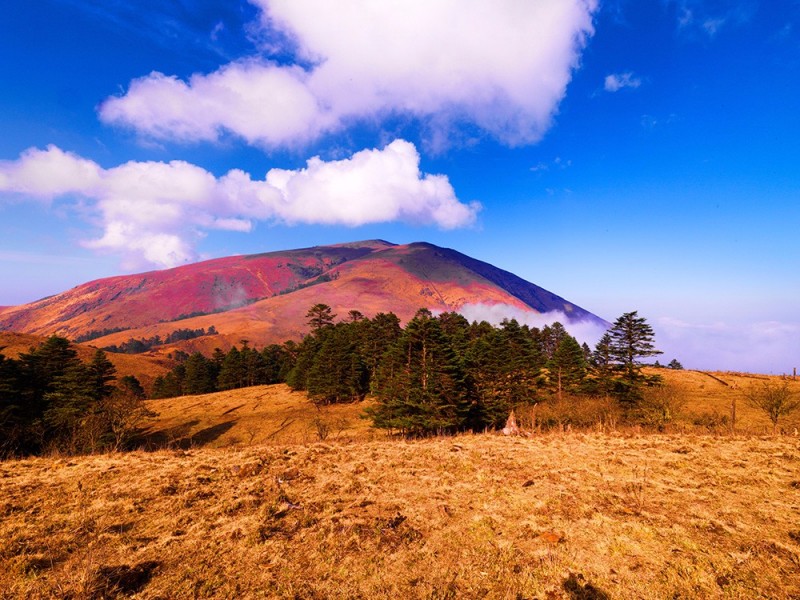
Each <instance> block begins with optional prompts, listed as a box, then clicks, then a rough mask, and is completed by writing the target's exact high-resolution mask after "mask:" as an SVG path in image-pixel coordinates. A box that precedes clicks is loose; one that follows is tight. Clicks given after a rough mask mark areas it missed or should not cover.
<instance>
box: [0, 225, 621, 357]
mask: <svg viewBox="0 0 800 600" xmlns="http://www.w3.org/2000/svg"><path fill="white" fill-rule="evenodd" d="M318 302H324V303H325V304H328V305H330V306H331V307H332V308H333V309H334V312H336V313H339V314H340V315H341V316H344V315H346V314H347V312H348V311H349V310H351V309H357V310H360V311H361V312H363V313H364V314H366V315H367V316H372V315H374V314H376V313H378V312H390V311H391V312H394V313H395V314H397V315H398V316H399V317H400V318H401V319H403V320H407V319H409V318H411V317H412V316H413V314H414V313H415V312H416V311H417V309H419V308H420V307H423V306H424V307H428V308H430V309H432V310H438V311H448V310H458V309H460V308H461V307H463V306H464V305H467V304H488V305H495V304H504V305H508V306H511V307H513V308H515V309H518V310H527V311H535V312H550V311H560V312H562V313H564V314H565V315H566V318H567V319H569V320H574V321H583V320H592V321H596V322H598V323H601V324H605V322H604V321H602V319H599V318H598V317H596V316H595V315H592V314H591V313H589V312H588V311H586V310H584V309H582V308H580V307H579V306H577V305H575V304H573V303H572V302H569V301H567V300H565V299H563V298H561V297H559V296H557V295H555V294H553V293H551V292H548V291H547V290H544V289H542V288H540V287H538V286H536V285H534V284H532V283H529V282H527V281H524V280H522V279H520V278H519V277H517V276H515V275H513V274H511V273H508V272H506V271H503V270H501V269H498V268H496V267H493V266H492V265H489V264H487V263H484V262H481V261H478V260H475V259H473V258H470V257H468V256H466V255H464V254H461V253H459V252H456V251H454V250H449V249H444V248H438V247H437V246H434V245H432V244H427V243H414V244H407V245H394V244H390V243H389V242H384V241H381V240H371V241H366V242H355V243H351V244H340V245H334V246H320V247H314V248H306V249H300V250H290V251H282V252H271V253H267V254H257V255H250V256H235V257H228V258H222V259H215V260H210V261H205V262H201V263H196V264H192V265H186V266H183V267H177V268H174V269H167V270H164V271H153V272H149V273H143V274H139V275H128V276H120V277H111V278H108V279H101V280H97V281H93V282H89V283H86V284H83V285H80V286H78V287H76V288H73V289H72V290H68V291H66V292H64V293H61V294H58V295H55V296H51V297H49V298H44V299H42V300H39V301H37V302H33V303H30V304H26V305H21V306H17V307H11V308H7V309H5V310H4V311H3V312H2V313H0V330H10V331H17V332H22V333H34V334H40V335H49V334H52V333H58V334H60V335H65V336H66V337H70V338H71V339H75V338H76V337H78V336H85V335H87V334H90V333H93V334H94V335H96V336H98V337H96V339H93V340H92V344H94V345H98V346H107V345H111V344H120V343H122V342H124V341H125V340H127V339H129V338H131V337H134V338H148V337H152V336H155V335H160V336H161V337H162V338H163V337H165V336H166V335H168V334H170V333H171V332H173V331H175V330H176V329H179V328H190V329H200V328H204V329H208V328H209V327H212V326H213V327H215V329H216V330H217V331H218V332H219V335H217V336H208V337H206V338H197V339H195V340H190V341H187V342H180V343H178V344H177V345H178V346H180V347H181V348H184V349H187V350H195V349H197V350H203V351H210V350H212V349H213V348H214V347H217V346H219V347H221V348H223V349H225V348H228V347H230V346H231V345H233V344H236V343H239V341H240V340H241V339H248V340H250V341H251V342H252V343H254V344H257V345H265V344H268V343H273V342H275V343H281V342H283V341H285V340H286V339H290V338H294V339H297V338H299V337H300V336H301V335H302V334H303V333H305V331H306V329H305V324H304V321H305V319H304V315H305V312H306V311H307V310H308V308H309V307H310V306H312V305H313V304H316V303H318ZM100 333H106V335H102V336H101V335H99V334H100ZM165 350H166V351H169V349H165Z"/></svg>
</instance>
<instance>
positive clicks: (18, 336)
mask: <svg viewBox="0 0 800 600" xmlns="http://www.w3.org/2000/svg"><path fill="white" fill-rule="evenodd" d="M44 340H45V338H44V337H42V336H37V335H30V334H24V333H14V332H10V331H0V352H1V353H2V354H3V355H4V356H7V357H8V358H19V355H20V354H21V353H23V352H28V351H29V350H30V349H31V348H33V347H36V346H39V345H40V344H41V343H42V342H44ZM95 350H96V348H95V347H94V346H89V345H85V344H75V351H76V352H77V353H78V358H79V359H80V360H81V361H83V362H89V361H91V360H92V356H93V355H94V352H95ZM107 356H108V359H109V360H110V361H111V362H112V363H113V364H114V367H116V369H117V377H118V378H119V377H124V376H125V375H133V376H134V377H136V378H137V379H138V380H139V381H140V382H141V383H142V385H143V386H144V387H145V389H148V390H149V389H150V387H151V385H152V383H153V380H154V379H155V378H156V377H158V376H159V375H165V374H166V373H167V372H169V370H170V369H171V368H172V367H173V366H174V364H175V363H174V361H171V360H168V359H166V358H164V357H159V356H143V355H130V354H115V353H113V352H108V353H107Z"/></svg>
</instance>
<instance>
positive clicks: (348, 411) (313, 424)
mask: <svg viewBox="0 0 800 600" xmlns="http://www.w3.org/2000/svg"><path fill="white" fill-rule="evenodd" d="M147 405H148V408H149V409H151V410H152V411H153V412H155V413H156V415H157V416H156V417H155V418H153V419H151V420H150V421H149V422H148V423H147V427H146V430H145V432H144V435H143V437H144V441H145V443H146V444H147V445H148V446H151V447H152V446H155V447H164V446H175V445H177V446H183V447H191V446H209V447H213V448H220V447H227V446H243V445H246V446H250V445H253V444H298V443H306V442H310V441H319V440H320V439H326V440H327V439H330V440H340V441H341V440H350V441H352V440H366V439H373V438H374V437H375V436H376V435H379V434H377V433H376V432H375V430H373V429H372V428H370V426H369V421H367V420H366V419H363V418H361V415H362V414H363V411H364V409H365V408H366V407H367V406H368V405H369V403H366V402H365V403H358V404H339V405H335V406H328V407H320V408H317V407H315V406H314V404H312V403H311V402H309V400H308V398H307V396H306V395H305V394H304V393H300V392H293V391H291V390H290V389H289V387H288V386H286V385H283V384H278V385H260V386H254V387H249V388H243V389H239V390H231V391H228V392H217V393H214V394H205V395H202V396H183V397H179V398H169V399H166V400H151V401H149V402H148V404H147Z"/></svg>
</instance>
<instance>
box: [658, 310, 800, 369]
mask: <svg viewBox="0 0 800 600" xmlns="http://www.w3.org/2000/svg"><path fill="white" fill-rule="evenodd" d="M654 329H655V331H656V340H657V342H658V347H659V348H660V349H662V350H663V351H664V354H665V358H668V359H671V358H677V359H678V360H679V361H680V362H681V363H682V364H683V366H684V367H686V368H690V369H701V370H715V371H716V370H719V371H726V370H735V371H749V372H753V373H775V374H780V373H791V372H792V369H793V368H794V367H798V368H800V364H798V362H800V323H797V322H778V321H764V322H746V323H730V322H714V323H689V322H686V321H682V320H679V319H673V318H669V317H664V318H661V319H658V320H657V321H656V323H655V325H654Z"/></svg>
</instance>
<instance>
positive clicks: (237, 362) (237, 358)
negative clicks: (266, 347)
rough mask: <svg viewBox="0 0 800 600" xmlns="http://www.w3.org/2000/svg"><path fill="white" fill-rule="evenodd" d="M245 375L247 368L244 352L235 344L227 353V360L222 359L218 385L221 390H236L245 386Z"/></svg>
mask: <svg viewBox="0 0 800 600" xmlns="http://www.w3.org/2000/svg"><path fill="white" fill-rule="evenodd" d="M245 376H246V368H245V364H244V361H243V360H242V354H241V352H239V349H238V348H237V347H236V346H233V347H232V348H231V349H230V350H229V351H228V354H226V355H225V360H223V361H222V367H221V368H220V370H219V377H218V378H217V387H218V388H219V389H220V390H235V389H237V388H240V387H243V382H244V380H245Z"/></svg>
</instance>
